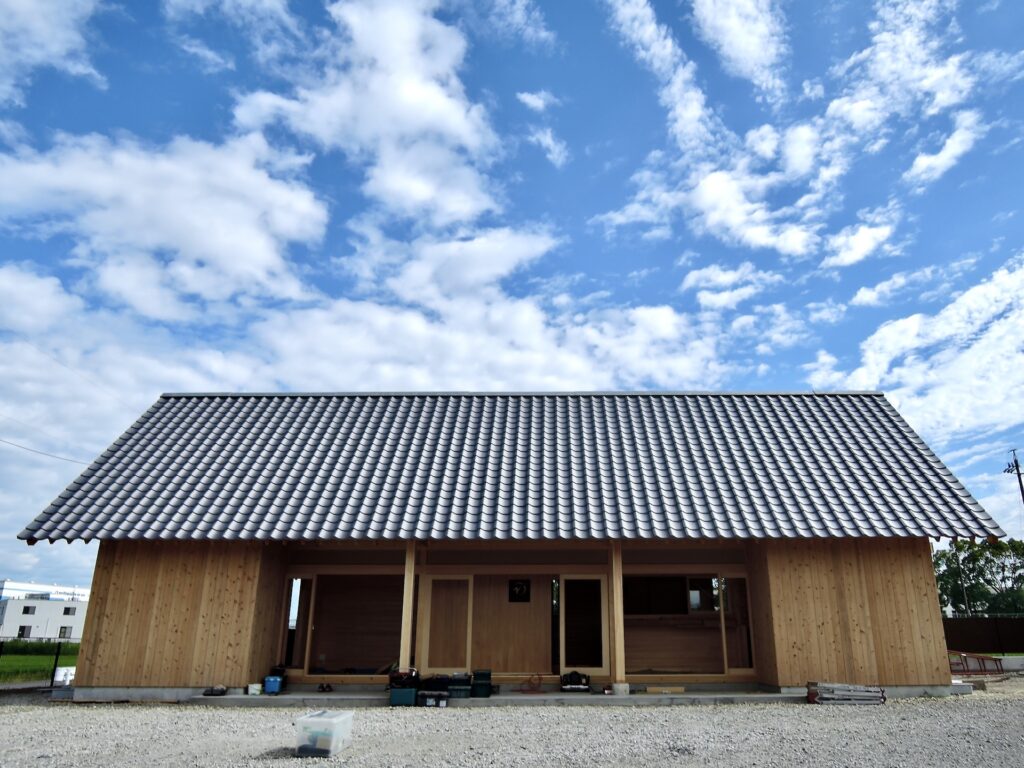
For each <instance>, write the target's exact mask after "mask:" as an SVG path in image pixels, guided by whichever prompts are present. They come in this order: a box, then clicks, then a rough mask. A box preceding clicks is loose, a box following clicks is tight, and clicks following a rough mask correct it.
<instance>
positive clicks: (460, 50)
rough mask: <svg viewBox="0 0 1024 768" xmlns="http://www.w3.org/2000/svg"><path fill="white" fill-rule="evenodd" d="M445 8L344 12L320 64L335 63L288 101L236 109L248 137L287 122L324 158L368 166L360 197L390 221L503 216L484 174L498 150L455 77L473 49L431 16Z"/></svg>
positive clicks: (358, 5) (242, 103)
mask: <svg viewBox="0 0 1024 768" xmlns="http://www.w3.org/2000/svg"><path fill="white" fill-rule="evenodd" d="M438 6H439V3H438V2H413V1H412V0H390V1H389V2H379V3H378V2H370V1H369V0H354V1H353V2H338V3H335V4H333V5H331V6H329V8H328V11H329V12H330V15H331V17H332V19H333V21H334V22H335V24H336V25H337V28H338V32H337V34H336V35H335V36H333V37H330V38H329V39H328V40H327V41H326V42H325V43H324V46H323V50H322V51H320V52H319V55H320V56H321V57H323V58H324V59H325V60H327V61H329V62H330V63H329V64H328V65H327V66H326V68H325V69H324V71H323V72H321V73H320V74H319V75H318V76H317V77H316V78H314V80H313V81H312V82H309V83H306V84H302V85H299V86H297V87H296V88H295V91H294V94H293V95H292V96H290V97H285V96H281V95H278V94H275V93H271V92H268V91H258V92H255V93H250V94H248V95H246V96H244V97H242V98H241V99H240V100H239V103H238V104H237V106H236V108H235V120H236V122H237V123H238V125H239V126H241V127H243V128H245V129H250V130H254V129H259V128H262V127H263V126H265V125H267V124H268V123H274V122H281V123H283V124H284V125H285V126H287V127H288V128H289V129H290V130H292V131H294V132H295V133H297V134H299V135H301V136H305V137H308V138H310V139H312V140H314V141H315V142H316V143H317V144H319V145H320V146H321V147H323V148H324V149H340V150H341V151H343V152H345V153H346V155H347V156H348V157H349V159H350V160H351V161H353V162H354V163H357V164H361V165H365V166H366V168H367V170H366V174H367V180H366V183H365V185H364V187H363V191H364V192H365V193H366V194H367V195H369V196H371V197H373V198H375V199H376V200H378V201H379V202H380V203H381V204H382V205H383V206H384V207H385V208H386V209H387V210H389V211H390V212H392V213H395V214H398V215H403V216H408V217H412V218H419V217H426V218H428V219H430V220H431V221H432V222H433V223H434V224H437V225H445V224H451V223H456V222H467V221H471V220H473V219H475V218H476V217H478V216H480V215H481V214H482V213H484V212H487V211H495V210H497V209H498V208H499V205H498V202H497V201H496V200H495V197H494V195H493V194H492V189H491V188H490V187H491V184H490V183H489V182H488V181H487V180H486V179H485V177H484V176H483V174H482V173H481V171H480V166H482V165H485V164H486V163H487V162H489V161H490V160H491V159H492V158H493V156H494V154H495V153H496V152H497V150H498V141H497V137H496V136H495V134H494V132H493V130H492V129H491V126H490V123H489V120H488V117H487V113H486V111H485V110H484V108H483V107H482V106H481V105H479V104H473V103H471V102H470V101H469V100H468V98H467V97H466V93H465V89H464V88H463V85H462V82H461V81H460V80H459V77H458V71H459V69H460V67H461V66H462V62H463V58H464V56H465V53H466V40H465V37H464V36H463V35H462V33H461V32H460V31H459V30H458V29H457V28H455V27H453V26H449V25H446V24H443V23H442V22H441V21H439V20H438V19H436V18H435V17H434V16H433V13H434V11H436V10H437V8H438Z"/></svg>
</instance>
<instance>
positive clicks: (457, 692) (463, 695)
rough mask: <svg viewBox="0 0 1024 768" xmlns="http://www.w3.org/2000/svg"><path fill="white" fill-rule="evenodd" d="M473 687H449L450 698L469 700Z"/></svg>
mask: <svg viewBox="0 0 1024 768" xmlns="http://www.w3.org/2000/svg"><path fill="white" fill-rule="evenodd" d="M472 690H473V688H472V686H469V685H449V686H448V698H450V699H468V698H469V696H470V693H471V691H472Z"/></svg>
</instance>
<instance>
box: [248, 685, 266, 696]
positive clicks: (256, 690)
mask: <svg viewBox="0 0 1024 768" xmlns="http://www.w3.org/2000/svg"><path fill="white" fill-rule="evenodd" d="M246 692H247V693H248V694H249V695H250V696H259V695H260V694H261V693H263V683H249V687H248V688H247V689H246Z"/></svg>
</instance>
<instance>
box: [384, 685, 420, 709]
mask: <svg viewBox="0 0 1024 768" xmlns="http://www.w3.org/2000/svg"><path fill="white" fill-rule="evenodd" d="M388 703H389V704H391V706H392V707H415V706H416V689H415V688H392V689H391V696H390V697H389V699H388Z"/></svg>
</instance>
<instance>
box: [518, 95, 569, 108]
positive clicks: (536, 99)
mask: <svg viewBox="0 0 1024 768" xmlns="http://www.w3.org/2000/svg"><path fill="white" fill-rule="evenodd" d="M516 98H517V99H519V101H520V103H521V104H522V105H523V106H525V107H526V108H527V109H532V110H533V111H534V112H544V111H545V110H547V108H548V107H554V106H557V105H558V104H560V103H561V102H560V101H559V100H558V99H557V98H555V96H554V95H553V94H552V93H551V92H550V91H546V90H541V91H532V92H531V91H519V92H518V93H517V94H516Z"/></svg>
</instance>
